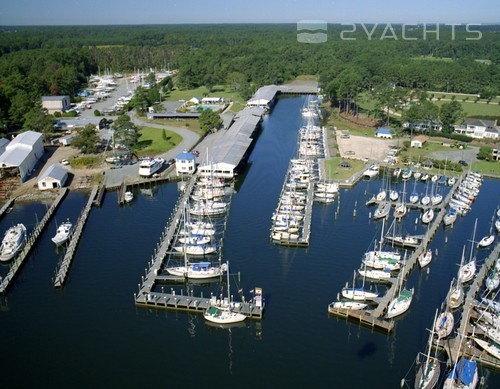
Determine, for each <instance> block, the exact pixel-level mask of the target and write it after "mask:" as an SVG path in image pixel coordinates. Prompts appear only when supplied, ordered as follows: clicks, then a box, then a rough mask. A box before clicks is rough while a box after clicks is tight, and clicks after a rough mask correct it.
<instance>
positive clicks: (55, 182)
mask: <svg viewBox="0 0 500 389" xmlns="http://www.w3.org/2000/svg"><path fill="white" fill-rule="evenodd" d="M67 179H68V171H67V170H66V169H65V168H63V167H62V166H61V165H60V164H58V163H55V164H53V165H50V166H49V167H48V168H47V170H45V171H44V172H43V174H42V175H41V176H40V178H39V179H38V189H40V190H47V189H56V188H62V187H63V186H64V184H65V183H66V181H67Z"/></svg>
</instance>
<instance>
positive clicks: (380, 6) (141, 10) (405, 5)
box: [0, 0, 500, 25]
mask: <svg viewBox="0 0 500 389" xmlns="http://www.w3.org/2000/svg"><path fill="white" fill-rule="evenodd" d="M303 19H313V20H325V21H327V22H328V23H483V24H485V23H497V22H500V20H499V19H500V1H499V0H417V1H408V0H333V1H332V0H286V1H281V0H232V1H228V0H182V1H176V0H2V5H1V6H0V25H68V24H69V25H76V24H94V25H95V24H174V23H195V24H196V23H295V22H297V21H299V20H303Z"/></svg>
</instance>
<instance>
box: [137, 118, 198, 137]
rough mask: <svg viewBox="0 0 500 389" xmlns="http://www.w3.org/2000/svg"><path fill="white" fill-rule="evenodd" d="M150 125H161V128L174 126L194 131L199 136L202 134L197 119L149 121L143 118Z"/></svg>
mask: <svg viewBox="0 0 500 389" xmlns="http://www.w3.org/2000/svg"><path fill="white" fill-rule="evenodd" d="M141 120H144V121H145V122H148V123H153V124H159V125H160V126H172V127H178V128H186V129H188V130H191V131H194V132H196V133H198V134H200V135H201V134H202V131H201V128H200V123H199V122H198V120H197V119H179V120H176V119H154V120H147V119H146V118H141Z"/></svg>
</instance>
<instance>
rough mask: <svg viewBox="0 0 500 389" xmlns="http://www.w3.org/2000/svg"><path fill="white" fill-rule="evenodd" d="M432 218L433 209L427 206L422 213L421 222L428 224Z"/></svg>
mask: <svg viewBox="0 0 500 389" xmlns="http://www.w3.org/2000/svg"><path fill="white" fill-rule="evenodd" d="M432 219H434V210H433V209H432V208H427V209H426V210H425V212H424V213H423V214H422V223H424V224H429V223H430V222H431V221H432Z"/></svg>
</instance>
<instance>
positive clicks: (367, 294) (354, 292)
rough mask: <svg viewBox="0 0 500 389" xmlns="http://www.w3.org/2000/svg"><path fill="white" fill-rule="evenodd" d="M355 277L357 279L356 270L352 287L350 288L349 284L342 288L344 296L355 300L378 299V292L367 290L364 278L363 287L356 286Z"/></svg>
mask: <svg viewBox="0 0 500 389" xmlns="http://www.w3.org/2000/svg"><path fill="white" fill-rule="evenodd" d="M355 279H356V272H354V275H353V277H352V288H349V287H348V286H347V285H346V286H345V287H344V288H342V297H344V298H346V299H349V300H353V301H367V300H373V299H376V298H377V297H378V293H376V292H372V291H369V290H365V288H364V286H365V279H364V278H363V284H362V286H361V288H356V287H355Z"/></svg>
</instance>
